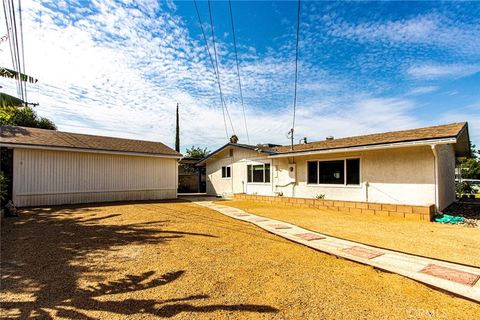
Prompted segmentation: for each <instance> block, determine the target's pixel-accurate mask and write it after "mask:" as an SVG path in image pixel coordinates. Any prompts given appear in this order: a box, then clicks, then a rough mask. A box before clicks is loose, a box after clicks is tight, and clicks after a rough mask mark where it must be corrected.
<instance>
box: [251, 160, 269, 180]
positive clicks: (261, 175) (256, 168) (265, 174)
mask: <svg viewBox="0 0 480 320" xmlns="http://www.w3.org/2000/svg"><path fill="white" fill-rule="evenodd" d="M247 182H249V183H252V182H253V183H270V164H269V163H263V164H249V165H247Z"/></svg>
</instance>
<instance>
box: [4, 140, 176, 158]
mask: <svg viewBox="0 0 480 320" xmlns="http://www.w3.org/2000/svg"><path fill="white" fill-rule="evenodd" d="M0 147H5V148H16V149H37V150H52V151H68V152H84V153H101V154H115V155H123V156H137V157H155V158H171V159H180V158H182V156H181V155H178V156H177V155H171V154H160V153H157V154H152V153H142V152H127V151H109V150H96V149H83V148H66V147H49V146H35V145H28V144H15V143H0Z"/></svg>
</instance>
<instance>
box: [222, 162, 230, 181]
mask: <svg viewBox="0 0 480 320" xmlns="http://www.w3.org/2000/svg"><path fill="white" fill-rule="evenodd" d="M223 168H225V177H224V176H223ZM227 168H228V169H230V170H227ZM227 172H228V173H230V176H227ZM220 177H221V178H222V179H232V166H231V165H227V166H222V167H221V168H220Z"/></svg>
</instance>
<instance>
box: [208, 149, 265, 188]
mask: <svg viewBox="0 0 480 320" xmlns="http://www.w3.org/2000/svg"><path fill="white" fill-rule="evenodd" d="M264 162H267V163H270V162H271V160H268V159H267V155H266V154H265V153H259V152H256V151H251V150H248V149H242V148H233V157H230V151H229V148H227V149H225V150H223V151H222V152H219V153H218V154H216V155H215V156H214V157H212V158H210V159H208V160H207V164H206V174H207V194H210V195H220V196H226V197H229V196H231V195H232V194H233V193H244V192H247V193H254V192H256V193H258V194H265V195H270V194H272V184H271V183H270V184H253V183H247V164H250V163H264ZM222 166H231V168H232V169H231V170H232V177H231V178H222Z"/></svg>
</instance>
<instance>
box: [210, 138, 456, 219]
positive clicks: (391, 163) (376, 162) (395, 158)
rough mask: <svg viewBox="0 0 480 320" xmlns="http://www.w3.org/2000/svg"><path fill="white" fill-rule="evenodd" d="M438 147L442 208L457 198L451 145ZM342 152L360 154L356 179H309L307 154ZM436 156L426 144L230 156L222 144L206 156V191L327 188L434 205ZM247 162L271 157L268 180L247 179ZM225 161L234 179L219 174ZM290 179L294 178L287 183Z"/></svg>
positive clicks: (345, 195)
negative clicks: (346, 183)
mask: <svg viewBox="0 0 480 320" xmlns="http://www.w3.org/2000/svg"><path fill="white" fill-rule="evenodd" d="M437 148H439V149H438V150H439V152H438V153H439V157H438V158H439V159H438V170H439V174H438V176H439V178H438V187H439V195H438V198H439V199H438V204H439V209H440V210H441V209H443V208H444V207H445V206H446V205H448V204H450V203H451V202H452V201H453V200H454V198H455V193H454V166H455V155H454V151H453V148H452V146H451V145H445V146H437ZM345 158H360V181H361V183H360V185H358V186H344V185H341V186H332V185H307V183H306V178H307V172H306V169H307V161H308V160H334V159H345ZM434 159H435V158H434V154H433V151H432V149H431V147H430V146H417V147H408V148H397V149H384V150H372V151H363V152H355V153H353V152H346V153H331V154H328V155H315V156H297V157H294V158H293V157H289V158H267V155H265V154H259V153H256V152H252V151H248V150H241V149H238V148H235V151H234V157H233V158H230V157H229V153H228V150H225V151H223V152H221V153H219V154H218V155H216V157H215V158H214V159H211V160H209V161H207V192H208V193H209V194H215V195H230V194H231V193H232V192H234V193H242V192H245V193H248V194H252V193H257V194H259V195H274V194H275V193H278V192H281V193H283V195H284V196H287V197H300V198H315V197H316V196H317V195H319V194H325V197H326V199H331V200H345V201H368V202H378V203H389V204H408V205H421V206H424V205H432V204H435V200H436V199H435V193H436V191H435V170H436V168H435V160H434ZM251 162H270V163H271V165H272V167H271V171H272V173H271V175H272V176H271V181H272V183H270V184H261V185H255V184H248V183H246V181H247V179H246V171H247V169H246V165H247V164H248V163H251ZM291 164H293V165H294V167H295V170H294V172H293V174H292V173H291V172H290V171H289V167H290V166H291ZM223 165H232V169H233V179H222V178H221V167H222V166H223ZM293 181H295V183H291V182H293ZM242 182H243V183H242ZM366 182H368V187H367V184H366Z"/></svg>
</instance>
